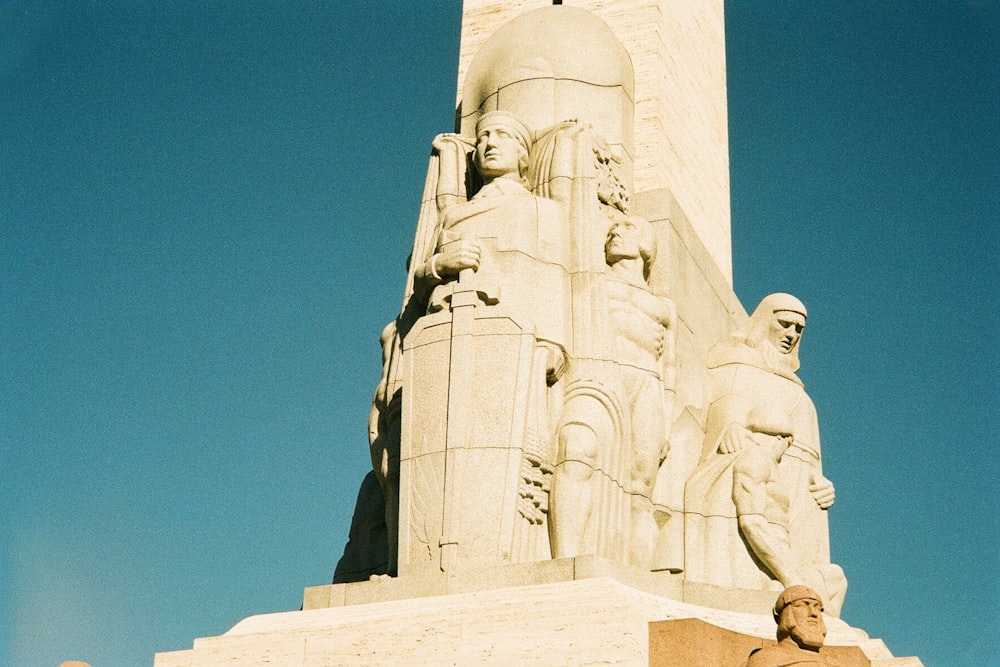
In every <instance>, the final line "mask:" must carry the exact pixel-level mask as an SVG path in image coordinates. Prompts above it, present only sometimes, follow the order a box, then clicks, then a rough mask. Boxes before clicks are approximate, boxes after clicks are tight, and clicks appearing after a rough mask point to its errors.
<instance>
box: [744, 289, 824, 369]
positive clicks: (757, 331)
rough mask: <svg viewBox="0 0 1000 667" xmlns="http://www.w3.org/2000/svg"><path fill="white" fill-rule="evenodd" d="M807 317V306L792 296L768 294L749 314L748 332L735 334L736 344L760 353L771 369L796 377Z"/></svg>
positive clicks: (778, 293) (765, 363) (779, 293)
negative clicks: (800, 345) (800, 342)
mask: <svg viewBox="0 0 1000 667" xmlns="http://www.w3.org/2000/svg"><path fill="white" fill-rule="evenodd" d="M806 317H807V312H806V307H805V306H804V305H803V304H802V302H801V301H799V300H798V299H796V298H795V297H794V296H792V295H791V294H784V293H782V292H777V293H775V294H769V295H768V296H766V297H764V298H763V299H762V300H761V302H760V304H759V305H758V306H757V308H756V309H755V310H754V311H753V314H752V315H750V322H749V323H748V324H747V327H746V330H745V333H743V332H741V333H738V334H736V336H734V338H735V340H734V342H736V343H742V344H743V345H746V346H747V347H750V348H753V349H754V350H757V351H758V352H759V353H760V356H761V361H762V362H763V363H764V365H765V366H766V367H768V369H769V370H772V371H775V372H779V373H789V374H794V373H795V371H797V370H799V341H800V340H801V339H802V330H803V329H805V326H806Z"/></svg>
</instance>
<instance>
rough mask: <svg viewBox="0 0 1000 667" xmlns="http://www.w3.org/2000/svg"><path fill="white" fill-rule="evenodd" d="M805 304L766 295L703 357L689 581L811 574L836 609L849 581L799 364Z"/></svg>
mask: <svg viewBox="0 0 1000 667" xmlns="http://www.w3.org/2000/svg"><path fill="white" fill-rule="evenodd" d="M806 316H807V313H806V309H805V306H803V305H802V303H801V302H800V301H799V300H798V299H796V298H795V297H793V296H791V295H789V294H772V295H770V296H768V297H765V298H764V299H763V300H762V301H761V303H760V305H759V306H758V307H757V309H756V310H755V311H754V313H753V314H752V315H751V317H750V321H749V323H748V325H747V328H746V330H745V331H741V332H738V333H737V334H735V335H734V336H733V337H732V339H731V341H730V342H729V343H728V344H725V345H722V346H720V347H718V348H716V349H715V350H713V353H712V354H711V356H710V360H709V368H710V373H711V380H712V385H713V386H712V395H711V397H710V400H709V406H708V417H707V424H706V432H705V440H704V447H703V450H702V460H701V463H700V464H699V465H698V467H697V468H696V469H695V471H694V472H693V473H692V475H691V477H690V478H689V479H688V482H687V484H686V487H685V569H686V575H687V577H688V578H689V579H691V580H693V581H701V582H705V583H711V584H715V585H718V586H726V587H735V588H749V589H759V590H766V589H768V588H771V589H774V588H778V587H782V588H783V587H786V586H790V585H793V584H803V583H808V584H810V585H811V586H813V587H814V588H816V589H817V590H821V591H823V592H824V594H825V596H826V599H828V600H829V601H830V613H831V614H832V615H834V616H838V615H839V613H840V607H841V604H842V603H843V596H844V593H845V591H846V587H847V581H846V579H845V578H844V575H843V571H842V570H841V569H840V568H839V567H838V566H837V565H834V564H832V563H830V557H829V545H828V541H827V537H826V535H827V528H826V516H825V514H824V512H825V510H826V509H827V508H829V507H830V506H831V505H832V504H833V500H834V490H833V485H832V483H830V481H829V480H827V479H826V478H825V477H823V475H822V471H821V465H820V464H821V461H820V449H819V428H818V423H817V418H816V411H815V408H814V407H813V404H812V401H810V400H809V397H808V396H807V395H806V393H805V390H804V389H803V386H802V382H801V381H800V380H799V379H798V377H797V376H796V375H795V371H797V370H798V367H799V361H798V347H799V342H800V340H801V336H802V331H803V329H804V327H805V322H806Z"/></svg>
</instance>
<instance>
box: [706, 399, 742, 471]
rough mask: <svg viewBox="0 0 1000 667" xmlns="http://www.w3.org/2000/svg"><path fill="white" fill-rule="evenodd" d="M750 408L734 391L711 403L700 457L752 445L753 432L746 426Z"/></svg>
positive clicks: (729, 451) (733, 450)
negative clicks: (703, 446)
mask: <svg viewBox="0 0 1000 667" xmlns="http://www.w3.org/2000/svg"><path fill="white" fill-rule="evenodd" d="M750 410H751V406H750V403H749V401H748V400H747V399H746V398H744V397H743V396H740V395H739V394H734V393H730V394H727V395H726V396H723V397H722V398H719V399H718V400H716V401H715V402H714V403H712V405H711V406H710V407H709V409H708V421H707V424H706V428H705V448H704V449H703V451H702V459H705V458H707V457H708V456H710V455H712V454H732V453H733V452H738V451H740V450H742V449H745V448H746V447H749V446H752V445H753V434H752V433H751V431H750V429H748V428H747V427H746V423H747V418H748V416H749V415H750Z"/></svg>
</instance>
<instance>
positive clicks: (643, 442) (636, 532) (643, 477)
mask: <svg viewBox="0 0 1000 667" xmlns="http://www.w3.org/2000/svg"><path fill="white" fill-rule="evenodd" d="M641 375H642V376H644V377H636V378H632V379H633V380H638V382H637V383H636V384H637V385H638V386H637V388H638V391H636V393H635V395H633V396H632V397H630V398H631V399H632V400H631V401H630V403H631V405H630V408H631V410H630V412H631V435H632V438H631V443H630V444H631V451H630V452H629V454H630V459H631V460H630V462H629V494H630V498H631V499H630V503H631V522H630V523H631V533H630V539H629V562H630V563H631V564H632V565H635V566H636V567H641V568H643V569H650V567H652V561H653V553H654V552H655V551H656V538H657V535H658V533H659V527H658V526H657V523H656V519H655V517H654V515H653V486H654V484H655V483H656V475H657V472H658V471H659V468H660V460H661V459H662V457H663V452H664V449H665V438H664V435H665V430H664V423H665V419H664V414H663V413H664V410H663V402H662V398H661V397H662V391H661V389H660V383H659V381H658V379H657V378H656V377H655V376H652V375H649V374H646V373H642V374H641Z"/></svg>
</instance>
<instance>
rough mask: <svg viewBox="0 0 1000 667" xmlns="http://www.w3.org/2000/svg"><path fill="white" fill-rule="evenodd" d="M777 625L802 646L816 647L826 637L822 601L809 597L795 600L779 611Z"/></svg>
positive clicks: (821, 644) (819, 645)
mask: <svg viewBox="0 0 1000 667" xmlns="http://www.w3.org/2000/svg"><path fill="white" fill-rule="evenodd" d="M778 625H779V626H781V629H784V630H785V634H787V635H788V636H789V637H791V638H792V639H793V640H794V641H795V643H796V644H798V645H799V646H801V647H802V648H812V649H818V648H820V647H821V646H823V641H824V640H825V639H826V623H824V622H823V603H822V602H820V601H819V600H813V599H811V598H803V599H801V600H796V601H795V602H792V603H791V604H789V605H788V606H786V607H785V608H784V609H783V610H782V611H781V617H780V618H779V619H778Z"/></svg>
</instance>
